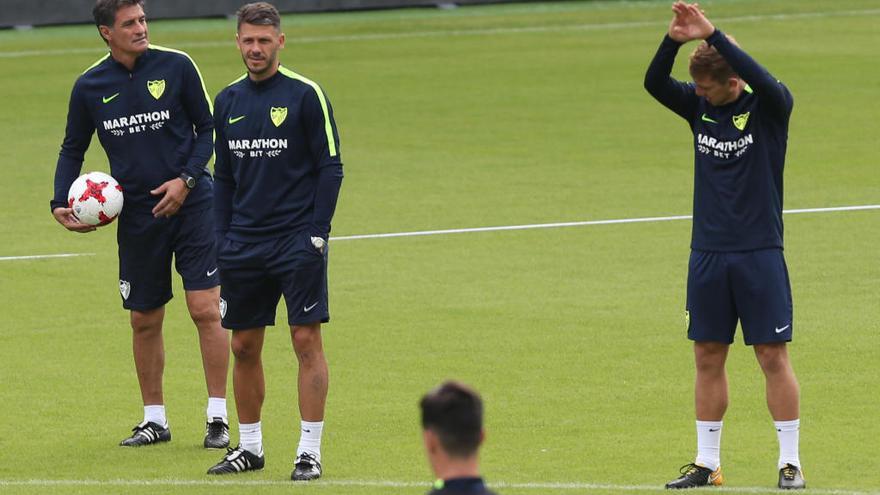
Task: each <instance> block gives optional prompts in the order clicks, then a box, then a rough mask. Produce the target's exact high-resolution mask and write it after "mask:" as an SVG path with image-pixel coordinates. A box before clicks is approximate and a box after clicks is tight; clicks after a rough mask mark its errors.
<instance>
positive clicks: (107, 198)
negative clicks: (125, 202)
mask: <svg viewBox="0 0 880 495" xmlns="http://www.w3.org/2000/svg"><path fill="white" fill-rule="evenodd" d="M67 204H68V207H69V208H71V209H73V216H75V217H76V218H77V220H79V221H80V222H82V223H84V224H87V225H98V226H100V225H107V224H108V223H110V222H112V221H113V220H115V219H116V217H118V216H119V212H121V211H122V186H120V185H119V183H118V182H116V179H114V178H113V177H111V176H109V175H107V174H105V173H104V172H89V173H87V174H83V175H80V176H79V177H78V178H77V179H76V180H75V181H73V184H71V186H70V190H69V191H68V192H67Z"/></svg>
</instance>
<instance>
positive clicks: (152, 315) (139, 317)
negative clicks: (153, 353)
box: [131, 310, 162, 336]
mask: <svg viewBox="0 0 880 495" xmlns="http://www.w3.org/2000/svg"><path fill="white" fill-rule="evenodd" d="M131 329H132V330H133V331H134V332H135V333H136V334H139V335H144V336H145V335H149V334H152V333H156V334H158V333H159V332H161V331H162V312H161V311H160V310H151V311H132V312H131Z"/></svg>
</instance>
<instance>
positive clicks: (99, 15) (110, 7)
mask: <svg viewBox="0 0 880 495" xmlns="http://www.w3.org/2000/svg"><path fill="white" fill-rule="evenodd" d="M131 5H140V6H141V7H143V6H144V0H97V1H96V2H95V7H94V8H93V9H92V16H93V17H94V18H95V26H98V27H99V28H100V27H101V26H113V24H114V23H115V22H116V12H117V11H119V9H121V8H123V7H129V6H131Z"/></svg>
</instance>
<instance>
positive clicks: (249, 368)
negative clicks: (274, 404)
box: [232, 327, 266, 424]
mask: <svg viewBox="0 0 880 495" xmlns="http://www.w3.org/2000/svg"><path fill="white" fill-rule="evenodd" d="M265 335H266V327H260V328H254V329H251V330H233V332H232V353H233V354H234V355H235V365H234V366H233V367H232V387H233V389H234V390H235V408H236V411H238V422H239V423H244V424H251V423H256V422H258V421H260V413H261V411H262V409H263V400H264V399H265V397H266V380H265V378H264V376H263V358H262V352H263V338H264V337H265Z"/></svg>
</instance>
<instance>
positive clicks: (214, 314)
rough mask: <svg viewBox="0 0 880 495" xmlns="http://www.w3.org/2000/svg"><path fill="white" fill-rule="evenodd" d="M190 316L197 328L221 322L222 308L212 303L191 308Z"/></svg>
mask: <svg viewBox="0 0 880 495" xmlns="http://www.w3.org/2000/svg"><path fill="white" fill-rule="evenodd" d="M189 316H190V318H192V321H193V323H195V324H196V326H202V325H208V324H211V323H216V322H219V321H220V306H219V304H210V303H203V304H198V305H196V306H193V307H191V308H190V310H189Z"/></svg>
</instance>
